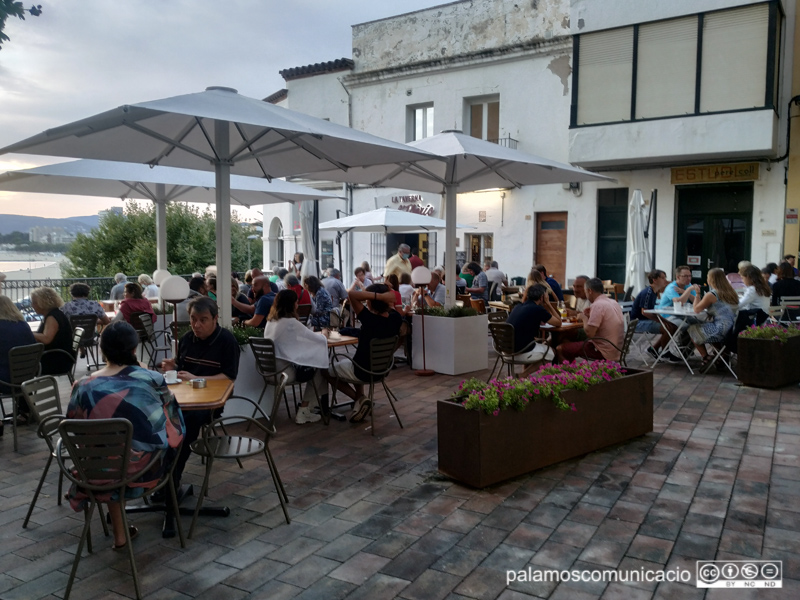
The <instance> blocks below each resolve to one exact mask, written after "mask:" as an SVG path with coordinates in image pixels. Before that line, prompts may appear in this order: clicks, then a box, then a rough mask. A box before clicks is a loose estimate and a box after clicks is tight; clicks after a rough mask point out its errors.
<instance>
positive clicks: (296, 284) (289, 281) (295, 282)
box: [283, 273, 313, 310]
mask: <svg viewBox="0 0 800 600" xmlns="http://www.w3.org/2000/svg"><path fill="white" fill-rule="evenodd" d="M283 287H284V289H286V290H292V291H293V292H294V293H295V294H297V297H298V298H299V301H298V304H313V302H312V301H311V296H310V295H309V293H308V291H306V290H305V289H303V286H302V285H300V280H299V279H298V278H297V276H296V275H295V274H294V273H288V274H287V275H286V277H284V278H283ZM312 310H313V309H312Z"/></svg>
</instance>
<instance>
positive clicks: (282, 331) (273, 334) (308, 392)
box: [264, 290, 328, 425]
mask: <svg viewBox="0 0 800 600" xmlns="http://www.w3.org/2000/svg"><path fill="white" fill-rule="evenodd" d="M297 306H298V301H297V294H296V293H295V292H294V290H281V291H280V292H278V295H277V296H275V301H274V302H273V303H272V308H271V309H270V312H269V316H268V317H267V326H266V327H265V328H264V337H265V338H269V339H271V340H272V341H273V342H274V344H275V357H276V358H277V367H278V369H279V370H285V372H286V374H287V375H288V376H289V381H288V383H290V384H291V383H295V382H297V374H296V370H295V368H296V366H298V365H302V366H306V367H314V368H316V369H327V368H328V342H327V341H326V340H325V336H324V335H322V334H319V333H314V332H313V331H310V330H309V329H308V328H307V327H306V326H305V325H303V324H302V323H301V322H300V321H298V320H297ZM327 385H328V384H327V383H326V381H325V378H324V377H323V375H322V372H321V371H316V372H315V374H314V378H313V379H312V380H311V381H309V382H308V385H306V389H305V392H303V401H302V403H301V404H300V408H299V409H298V410H297V415H296V416H295V419H294V422H295V423H297V424H298V425H302V424H304V423H316V422H317V421H319V420H320V419H321V418H322V417H320V415H317V414H314V413H312V412H311V409H310V408H309V404H312V403H314V404H316V402H317V393H320V392H321V393H323V394H326V393H327ZM275 402H280V398H275Z"/></svg>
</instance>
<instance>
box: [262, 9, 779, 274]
mask: <svg viewBox="0 0 800 600" xmlns="http://www.w3.org/2000/svg"><path fill="white" fill-rule="evenodd" d="M794 12H795V2H794V0H786V1H784V2H780V1H768V2H752V1H745V0H672V1H670V2H660V1H658V0H605V1H604V2H597V1H596V0H540V1H538V2H530V3H524V4H523V3H516V2H513V1H510V0H471V1H463V2H455V3H451V4H447V5H443V6H438V7H434V8H431V9H427V10H422V11H417V12H414V13H409V14H405V15H399V16H396V17H391V18H388V19H383V20H380V21H373V22H370V23H364V24H361V25H356V26H354V27H353V57H352V61H348V60H346V59H345V60H340V61H335V62H334V63H326V64H323V65H313V66H309V67H299V68H295V69H288V70H286V71H283V72H282V74H283V75H284V77H285V79H286V82H287V91H286V92H285V93H283V94H280V95H279V97H277V98H276V99H275V100H276V101H277V102H278V103H280V104H282V105H285V106H287V107H288V108H291V109H293V110H299V111H301V112H305V113H308V114H312V115H314V116H318V117H322V118H328V119H330V120H332V121H335V122H338V123H341V124H344V125H350V126H352V127H354V128H356V129H361V130H364V131H368V132H370V133H373V134H376V135H379V136H382V137H386V138H389V139H392V140H395V141H401V142H409V141H413V140H416V139H419V138H421V137H427V136H429V135H433V134H435V133H438V132H439V131H442V130H448V129H457V130H462V131H464V132H465V133H468V134H470V135H474V136H476V137H481V138H483V139H489V140H492V141H496V142H497V143H500V144H504V145H509V146H511V147H515V148H517V149H519V150H521V151H523V152H526V153H529V154H536V155H540V156H543V157H546V158H550V159H554V160H559V161H563V162H571V163H573V164H576V165H579V166H583V167H586V168H588V169H591V170H597V171H602V172H603V173H604V174H606V175H609V176H611V177H613V178H615V179H616V182H604V183H598V184H583V185H582V186H578V185H573V186H571V187H570V186H569V185H565V186H562V185H547V186H528V187H523V188H521V189H507V190H487V191H483V192H477V193H472V194H460V195H459V198H458V214H457V221H458V223H460V224H464V225H470V226H472V227H474V229H460V230H459V245H458V248H457V255H456V259H457V260H458V261H459V262H464V261H466V262H469V261H473V260H474V261H476V262H482V261H483V260H484V259H487V258H491V259H493V260H497V261H498V262H499V264H500V268H501V270H503V271H505V272H506V273H507V274H508V275H509V276H522V277H524V276H525V275H526V274H527V273H528V271H529V270H530V268H531V266H532V265H533V264H535V263H537V262H540V263H543V264H545V265H546V266H547V267H548V270H549V271H550V273H551V274H553V275H554V276H555V277H556V278H557V279H559V280H560V281H562V283H563V282H564V280H570V279H572V278H574V277H575V276H576V275H578V274H588V275H597V276H599V277H601V278H602V279H612V280H614V281H618V282H622V281H623V280H624V276H625V263H626V261H627V255H628V246H627V242H626V236H627V204H628V201H629V200H630V197H631V194H632V192H633V191H634V189H637V188H638V189H641V190H642V192H643V194H644V196H645V198H650V197H651V191H652V190H656V191H657V203H656V204H655V206H654V207H653V210H652V219H653V223H652V225H651V228H650V240H651V241H652V242H654V247H655V264H656V266H657V267H658V268H661V269H663V270H665V271H668V272H671V271H672V269H673V268H674V267H675V266H676V265H679V264H690V265H691V266H692V270H693V272H694V275H695V280H696V281H701V280H704V278H705V274H706V272H707V270H708V268H710V267H715V266H719V267H723V268H725V269H726V270H728V271H730V270H735V266H736V263H738V261H739V260H742V259H749V260H751V261H752V262H754V263H755V264H757V265H759V266H763V265H764V264H765V263H766V262H768V261H775V262H778V259H779V257H780V256H781V254H782V251H783V247H782V241H783V227H784V221H785V217H786V218H788V215H787V214H785V213H786V211H785V206H786V186H785V169H784V167H785V165H786V163H785V161H783V160H782V155H783V154H784V153H785V152H786V143H785V140H786V131H787V129H786V128H787V114H788V109H787V106H788V103H789V100H790V95H791V94H790V92H791V72H792V65H791V61H792V44H793V38H794V21H795V14H794ZM338 189H341V186H338ZM343 193H345V194H346V195H347V197H348V199H347V200H343V201H325V202H321V203H320V207H321V213H320V221H326V220H331V219H334V218H336V217H337V214H336V210H340V211H344V212H345V213H354V212H364V211H367V210H372V209H374V208H377V207H381V206H394V207H397V206H405V207H406V208H410V209H411V210H419V211H424V212H426V213H428V214H432V216H436V217H443V216H444V215H443V214H442V212H441V211H442V206H443V203H442V201H441V198H439V196H437V195H431V194H418V193H417V192H416V191H414V190H395V189H359V188H356V189H351V188H346V189H345V190H343ZM654 195H655V194H654ZM265 208H267V210H268V211H269V212H268V213H267V212H265V213H264V217H265V218H264V231H265V233H266V234H267V237H269V240H272V235H273V232H275V234H276V237H277V235H278V233H279V230H281V231H282V235H283V237H284V238H285V243H284V246H283V251H284V258H285V259H288V258H290V257H291V254H289V250H290V247H291V248H293V246H292V244H293V243H294V242H293V239H294V238H293V236H295V235H296V234H299V233H300V232H296V231H294V223H293V216H292V214H291V212H292V210H291V209H290V208H286V207H284V208H280V207H277V208H276V207H274V205H273V206H270V207H265ZM340 214H341V213H340ZM287 234H289V235H287ZM437 238H438V239H437ZM320 239H321V245H322V246H323V255H324V256H323V257H322V263H323V266H325V265H326V263H329V262H330V259H332V260H333V261H334V262H335V264H336V266H338V264H339V263H338V252H337V248H336V245H335V243H334V239H335V234H329V233H326V232H322V233H321V235H320ZM401 241H403V242H406V243H408V244H409V245H411V246H412V247H413V246H417V247H419V248H420V249H421V256H422V257H423V259H424V260H426V261H427V263H428V265H429V266H431V267H432V266H433V265H434V264H436V263H441V262H442V261H443V260H444V258H445V257H444V256H443V251H444V234H443V232H442V233H441V234H439V235H438V236H437V235H435V234H431V235H426V236H417V235H413V236H391V235H390V236H384V235H383V234H359V233H355V234H348V235H346V236H345V237H344V238H343V245H342V249H343V250H342V256H343V265H344V270H345V271H346V275H345V279H346V280H349V279H350V273H351V271H352V268H353V267H354V266H357V265H358V264H360V263H361V261H363V260H367V261H369V262H370V263H371V264H372V266H373V272H377V273H380V272H381V271H382V262H383V261H385V259H386V256H387V255H389V254H391V253H393V252H394V251H396V246H397V244H398V243H399V242H401ZM270 248H273V244H272V241H266V242H265V254H267V255H268V256H266V257H265V259H266V260H265V264H270V262H269V261H271V260H274V258H273V255H274V254H275V253H276V252H277V249H276V248H273V250H270Z"/></svg>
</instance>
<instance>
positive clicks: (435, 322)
mask: <svg viewBox="0 0 800 600" xmlns="http://www.w3.org/2000/svg"><path fill="white" fill-rule="evenodd" d="M420 310H422V309H420ZM412 326H413V331H414V336H413V338H412V357H413V358H412V366H413V367H414V369H422V368H423V365H422V343H423V336H422V315H421V314H419V312H418V313H417V314H414V316H413V318H412ZM488 327H489V321H488V318H487V316H486V315H479V314H478V312H477V311H476V310H475V309H474V308H469V307H460V306H453V307H451V308H439V307H437V308H426V309H425V336H424V341H425V358H426V361H425V362H426V366H427V368H428V369H431V370H433V371H436V372H437V373H445V374H447V375H460V374H461V373H470V372H472V371H480V370H482V369H486V368H488V367H489V352H488V349H487V348H488V346H487V338H486V335H487V332H488Z"/></svg>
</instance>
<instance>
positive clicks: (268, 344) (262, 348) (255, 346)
mask: <svg viewBox="0 0 800 600" xmlns="http://www.w3.org/2000/svg"><path fill="white" fill-rule="evenodd" d="M248 341H249V344H250V349H251V350H252V351H253V357H254V358H255V359H256V371H258V374H259V375H261V377H263V378H264V388H263V389H262V390H261V394H260V395H259V397H258V400H257V401H256V404H257V405H258V406H261V399H262V398H263V397H264V394H265V393H266V391H267V387H268V386H270V385H271V386H275V387H276V388H277V386H278V379H279V377H280V375H281V374H282V373H283V371H280V370H278V363H277V357H276V356H275V342H273V341H272V340H271V339H269V338H263V337H251V338H249V340H248ZM276 391H277V390H276ZM292 392H294V386H292ZM283 400H284V402H285V404H286V414H287V415H288V417H289V418H290V419H291V418H292V413H291V411H290V410H289V398H288V397H287V395H286V387H285V386H284V389H283ZM274 402H275V403H276V404H277V403H279V402H280V399H279V396H278V395H277V393H276V395H275V396H274ZM256 412H257V411H256V410H253V416H252V418H255V416H256ZM295 412H297V396H295Z"/></svg>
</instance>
